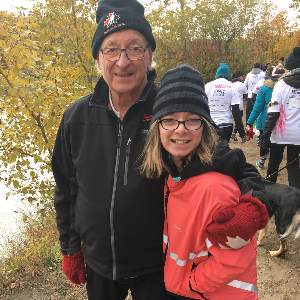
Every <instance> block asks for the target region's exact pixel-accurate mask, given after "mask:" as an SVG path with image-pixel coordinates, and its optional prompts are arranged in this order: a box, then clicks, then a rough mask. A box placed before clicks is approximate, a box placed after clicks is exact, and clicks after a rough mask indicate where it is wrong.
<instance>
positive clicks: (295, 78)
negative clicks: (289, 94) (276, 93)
mask: <svg viewBox="0 0 300 300" xmlns="http://www.w3.org/2000/svg"><path fill="white" fill-rule="evenodd" d="M283 81H284V82H285V83H287V84H288V85H290V86H292V87H293V88H296V89H299V88H300V68H297V69H294V70H292V71H290V72H288V73H287V74H286V75H285V76H284V77H283Z"/></svg>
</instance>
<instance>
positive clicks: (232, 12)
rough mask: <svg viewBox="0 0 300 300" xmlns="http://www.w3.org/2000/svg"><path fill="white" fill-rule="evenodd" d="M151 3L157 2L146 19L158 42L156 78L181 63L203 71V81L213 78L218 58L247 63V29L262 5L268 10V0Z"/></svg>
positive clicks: (242, 63)
mask: <svg viewBox="0 0 300 300" xmlns="http://www.w3.org/2000/svg"><path fill="white" fill-rule="evenodd" d="M153 2H155V3H158V2H159V3H160V5H159V6H158V7H157V8H155V9H153V10H151V12H149V13H148V14H147V18H148V20H149V21H150V23H151V25H152V28H153V30H154V35H155V38H156V41H157V45H158V46H157V50H156V51H155V53H154V60H155V62H156V63H157V71H158V78H159V80H160V78H161V77H162V76H163V74H164V73H165V72H166V71H167V70H168V69H170V68H173V67H175V66H176V65H178V64H181V63H183V62H188V63H189V64H191V65H192V66H193V67H195V68H196V69H198V70H199V71H200V72H201V73H203V75H204V77H205V79H206V81H208V80H211V79H213V76H214V74H215V71H216V69H217V68H218V66H219V63H220V62H222V61H226V62H227V63H228V64H229V65H230V66H231V67H232V68H238V67H239V68H240V67H241V66H242V65H245V61H246V63H248V61H247V57H246V59H245V52H246V51H247V49H248V46H249V44H248V43H247V41H246V40H245V38H246V36H247V33H248V31H249V30H250V29H251V27H252V26H253V24H256V23H257V22H259V20H260V18H261V17H262V12H263V11H264V8H265V7H267V8H268V9H269V10H270V13H272V8H271V7H270V5H269V4H268V2H267V1H261V0H260V1H259V0H247V1H244V0H230V1H228V0H202V1H188V0H186V1H183V0H182V1H180V0H177V1H158V0H157V1H153ZM246 67H247V66H245V68H246Z"/></svg>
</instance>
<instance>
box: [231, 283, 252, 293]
mask: <svg viewBox="0 0 300 300" xmlns="http://www.w3.org/2000/svg"><path fill="white" fill-rule="evenodd" d="M228 285H229V286H232V287H235V288H238V289H242V290H246V291H249V292H253V293H256V294H258V288H257V286H256V285H254V284H251V283H247V282H242V281H239V280H233V281H231V282H230V283H228Z"/></svg>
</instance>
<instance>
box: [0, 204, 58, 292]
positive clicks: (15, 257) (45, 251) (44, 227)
mask: <svg viewBox="0 0 300 300" xmlns="http://www.w3.org/2000/svg"><path fill="white" fill-rule="evenodd" d="M26 225H27V226H26V232H25V233H24V234H25V241H24V242H23V243H20V242H14V243H11V245H10V249H9V250H10V255H9V257H8V258H5V259H3V260H2V261H1V262H0V283H1V284H2V285H3V286H4V287H8V286H9V285H10V284H11V283H12V282H14V281H16V280H18V277H20V276H21V275H22V274H23V273H24V272H25V273H26V274H32V275H33V276H35V275H36V274H40V273H42V272H45V271H54V270H56V269H57V268H58V267H60V265H61V261H62V256H61V254H60V245H59V240H58V231H57V227H56V220H55V211H54V209H48V210H47V213H46V214H45V216H43V217H40V219H39V220H38V221H33V220H27V221H26Z"/></svg>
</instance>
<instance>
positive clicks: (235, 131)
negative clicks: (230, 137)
mask: <svg viewBox="0 0 300 300" xmlns="http://www.w3.org/2000/svg"><path fill="white" fill-rule="evenodd" d="M240 114H241V118H243V114H244V111H243V110H240ZM233 132H234V133H235V134H237V132H238V130H237V128H236V125H235V127H234V130H233Z"/></svg>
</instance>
